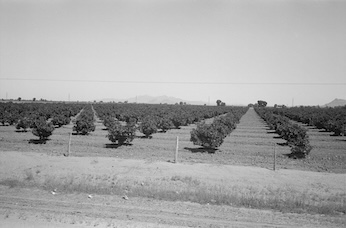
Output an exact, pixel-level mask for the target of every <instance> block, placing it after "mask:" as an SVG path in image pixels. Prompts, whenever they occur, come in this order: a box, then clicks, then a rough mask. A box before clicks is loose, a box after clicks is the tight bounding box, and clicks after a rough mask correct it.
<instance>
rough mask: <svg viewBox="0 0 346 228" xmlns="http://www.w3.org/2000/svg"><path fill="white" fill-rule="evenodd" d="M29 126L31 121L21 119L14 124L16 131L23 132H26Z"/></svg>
mask: <svg viewBox="0 0 346 228" xmlns="http://www.w3.org/2000/svg"><path fill="white" fill-rule="evenodd" d="M30 125H31V121H30V120H29V119H28V118H25V117H24V118H21V119H19V121H18V123H17V124H16V129H17V130H19V129H21V128H22V129H23V131H24V132H26V129H27V128H29V127H30Z"/></svg>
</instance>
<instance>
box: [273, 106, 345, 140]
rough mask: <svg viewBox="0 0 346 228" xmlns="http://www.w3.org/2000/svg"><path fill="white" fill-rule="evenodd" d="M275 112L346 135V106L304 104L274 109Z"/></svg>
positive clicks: (336, 133)
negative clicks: (332, 106) (323, 106)
mask: <svg viewBox="0 0 346 228" xmlns="http://www.w3.org/2000/svg"><path fill="white" fill-rule="evenodd" d="M273 112H274V113H276V114H278V115H282V116H286V117H288V118H290V119H292V120H295V121H298V122H302V123H304V124H307V125H309V126H315V127H317V128H318V129H325V130H326V131H330V132H334V135H336V136H338V135H346V106H344V107H334V108H320V107H303V106H302V107H293V108H281V109H274V110H273Z"/></svg>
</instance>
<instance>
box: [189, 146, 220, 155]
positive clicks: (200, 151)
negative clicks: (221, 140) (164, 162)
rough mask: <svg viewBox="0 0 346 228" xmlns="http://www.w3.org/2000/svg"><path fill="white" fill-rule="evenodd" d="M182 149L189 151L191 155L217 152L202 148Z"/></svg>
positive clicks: (212, 149)
mask: <svg viewBox="0 0 346 228" xmlns="http://www.w3.org/2000/svg"><path fill="white" fill-rule="evenodd" d="M184 149H185V150H189V151H191V152H192V153H208V154H215V152H216V151H217V150H218V149H214V148H204V147H199V148H190V147H184Z"/></svg>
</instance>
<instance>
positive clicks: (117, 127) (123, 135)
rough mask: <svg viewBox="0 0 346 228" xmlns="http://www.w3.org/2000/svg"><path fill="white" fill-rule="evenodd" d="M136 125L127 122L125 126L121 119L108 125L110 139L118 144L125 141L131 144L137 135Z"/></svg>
mask: <svg viewBox="0 0 346 228" xmlns="http://www.w3.org/2000/svg"><path fill="white" fill-rule="evenodd" d="M135 133H136V126H135V125H134V124H132V123H127V124H126V125H125V126H123V125H121V123H120V122H119V121H115V122H113V123H112V124H110V125H109V126H108V135H107V137H108V139H109V140H110V141H111V142H113V143H118V145H119V146H120V145H123V144H124V143H126V144H129V143H130V142H132V140H133V139H134V137H135Z"/></svg>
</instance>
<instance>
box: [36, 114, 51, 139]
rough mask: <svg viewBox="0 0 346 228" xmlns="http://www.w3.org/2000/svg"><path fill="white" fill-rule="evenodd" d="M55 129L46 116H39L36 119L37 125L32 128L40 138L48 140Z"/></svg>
mask: <svg viewBox="0 0 346 228" xmlns="http://www.w3.org/2000/svg"><path fill="white" fill-rule="evenodd" d="M54 129H55V128H54V126H53V124H52V123H51V122H49V123H47V122H46V120H45V119H44V118H39V119H37V120H36V121H35V127H34V128H33V129H32V133H33V134H34V135H35V136H38V137H39V138H40V140H47V139H48V137H49V136H51V135H52V133H53V131H54Z"/></svg>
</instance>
